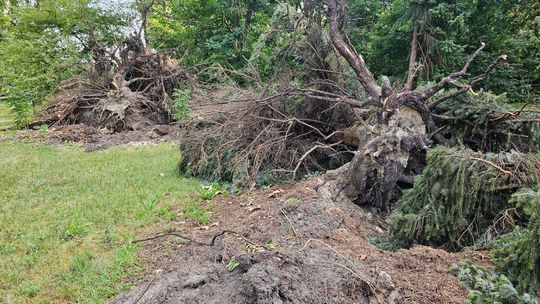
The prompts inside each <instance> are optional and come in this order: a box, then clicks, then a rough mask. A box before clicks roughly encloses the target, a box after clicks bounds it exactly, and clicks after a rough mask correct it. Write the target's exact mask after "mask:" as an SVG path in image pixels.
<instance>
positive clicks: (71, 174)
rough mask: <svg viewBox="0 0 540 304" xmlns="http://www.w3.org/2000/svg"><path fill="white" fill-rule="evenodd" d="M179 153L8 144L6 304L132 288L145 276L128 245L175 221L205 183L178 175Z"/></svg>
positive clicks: (4, 167) (2, 211)
mask: <svg viewBox="0 0 540 304" xmlns="http://www.w3.org/2000/svg"><path fill="white" fill-rule="evenodd" d="M177 155H178V150H177V148H176V147H174V146H173V145H171V144H161V145H157V146H150V147H148V146H147V147H117V148H112V149H109V150H105V151H96V152H90V153H88V152H83V151H82V150H81V149H80V148H77V147H61V148H58V147H50V146H35V145H31V144H24V143H20V142H13V141H3V142H0V168H1V170H0V240H1V241H0V302H1V303H6V302H7V303H73V302H78V303H103V302H105V301H106V299H107V298H109V297H111V296H113V295H115V294H116V293H118V292H119V291H122V290H125V289H126V288H127V286H124V285H123V284H122V281H123V279H124V278H125V277H126V276H127V275H128V274H129V273H132V272H133V271H139V270H138V267H137V262H136V258H135V252H136V249H137V248H136V247H135V246H134V245H131V244H130V242H129V240H131V239H134V238H137V237H138V236H139V235H145V234H147V233H150V232H151V231H153V230H155V229H156V228H157V227H160V225H163V223H166V222H168V221H170V220H172V219H174V218H176V212H174V211H173V210H175V209H176V208H175V207H176V206H179V205H180V206H183V205H184V204H185V203H186V202H185V201H186V200H187V194H188V193H191V192H196V191H197V189H198V187H199V185H200V182H199V181H197V180H194V179H183V178H180V177H178V176H177V173H176V165H177V161H178V157H177ZM190 204H191V205H193V204H195V203H193V202H191V203H190ZM193 208H195V207H193Z"/></svg>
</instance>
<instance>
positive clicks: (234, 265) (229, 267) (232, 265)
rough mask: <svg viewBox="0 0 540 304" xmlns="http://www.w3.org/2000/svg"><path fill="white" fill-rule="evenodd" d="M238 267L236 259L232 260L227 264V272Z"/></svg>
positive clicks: (238, 263)
mask: <svg viewBox="0 0 540 304" xmlns="http://www.w3.org/2000/svg"><path fill="white" fill-rule="evenodd" d="M238 266H240V262H238V260H237V259H236V258H232V259H230V260H229V262H227V271H228V272H233V270H235V269H236V268H237V267H238Z"/></svg>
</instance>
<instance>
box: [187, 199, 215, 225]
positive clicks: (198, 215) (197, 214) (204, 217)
mask: <svg viewBox="0 0 540 304" xmlns="http://www.w3.org/2000/svg"><path fill="white" fill-rule="evenodd" d="M184 216H185V217H186V218H188V219H193V220H195V221H196V222H197V223H198V224H199V225H204V226H206V225H208V223H209V221H210V215H209V214H208V207H206V208H205V207H202V206H201V205H200V203H199V202H193V201H192V202H188V203H186V205H185V207H184Z"/></svg>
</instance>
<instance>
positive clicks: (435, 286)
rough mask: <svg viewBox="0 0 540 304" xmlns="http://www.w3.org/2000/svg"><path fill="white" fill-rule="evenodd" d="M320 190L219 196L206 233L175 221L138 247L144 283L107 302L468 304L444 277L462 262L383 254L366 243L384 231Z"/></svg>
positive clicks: (435, 254) (411, 253) (415, 253)
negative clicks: (171, 227)
mask: <svg viewBox="0 0 540 304" xmlns="http://www.w3.org/2000/svg"><path fill="white" fill-rule="evenodd" d="M321 183H322V180H321V179H313V180H308V181H306V182H302V183H300V184H297V185H283V186H279V187H274V188H270V189H266V190H264V191H257V192H254V193H250V195H249V196H240V197H222V198H220V199H218V200H217V202H213V203H212V205H213V208H212V210H213V211H214V213H213V214H212V216H211V222H212V224H210V225H209V226H207V227H199V228H197V227H196V226H195V225H190V224H187V226H186V223H182V222H179V223H177V224H176V225H175V226H176V227H173V230H174V231H176V232H173V233H171V232H168V233H162V234H158V235H157V237H155V238H151V239H148V240H141V242H140V243H142V244H143V246H142V250H141V253H140V255H141V257H142V258H143V260H144V261H145V264H147V265H151V266H150V267H148V268H147V272H146V275H145V282H144V283H143V284H141V286H140V287H138V288H136V289H135V290H132V291H131V292H129V293H126V294H122V295H119V296H118V297H116V298H115V299H113V300H112V301H111V303H115V304H116V303H462V302H463V301H464V299H465V298H466V295H467V290H466V289H465V288H463V287H462V286H461V285H460V284H459V282H458V280H457V278H455V277H454V276H452V275H450V274H449V273H448V269H449V268H450V267H451V266H452V265H453V264H454V263H456V262H457V261H459V260H460V259H461V258H463V257H464V256H463V255H464V254H456V253H448V252H445V251H443V250H437V249H432V248H429V247H422V246H418V247H414V248H412V249H410V250H399V251H397V252H387V251H382V250H380V249H378V248H376V247H375V246H373V245H372V244H370V243H369V241H368V240H367V238H368V237H370V236H380V235H384V234H385V232H384V228H385V227H384V222H383V221H382V220H381V219H379V218H377V217H375V216H373V215H372V214H370V213H368V212H364V211H363V210H362V209H361V208H360V207H358V206H356V205H354V204H353V203H352V202H351V201H349V200H347V199H346V198H345V197H344V196H343V195H340V196H338V197H337V198H335V199H334V198H333V197H332V195H331V193H332V191H331V190H332V189H331V188H332V187H333V186H332V185H331V183H326V184H324V185H323V186H321ZM186 228H187V229H186ZM183 230H186V231H185V232H184V231H183ZM172 234H177V236H173V235H172ZM178 235H182V236H184V237H186V238H189V239H191V240H193V241H195V242H193V241H186V239H183V238H180V237H178Z"/></svg>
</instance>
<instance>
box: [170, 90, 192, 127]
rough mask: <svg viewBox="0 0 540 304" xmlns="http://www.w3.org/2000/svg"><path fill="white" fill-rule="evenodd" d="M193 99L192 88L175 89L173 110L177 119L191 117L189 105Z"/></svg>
mask: <svg viewBox="0 0 540 304" xmlns="http://www.w3.org/2000/svg"><path fill="white" fill-rule="evenodd" d="M190 100H191V90H190V89H183V90H178V89H175V90H174V92H173V103H172V112H173V118H174V119H175V120H177V121H182V120H184V119H186V118H188V117H189V114H191V108H190V107H189V101H190Z"/></svg>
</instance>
